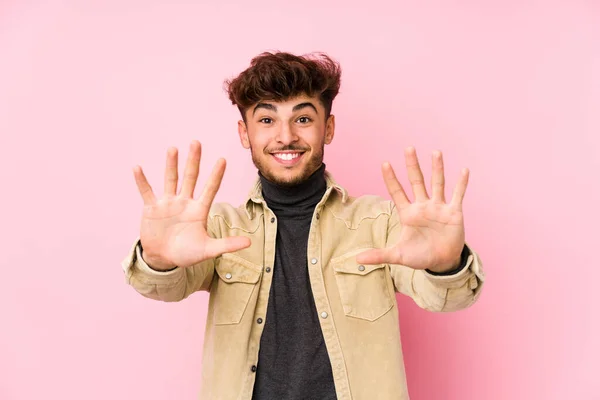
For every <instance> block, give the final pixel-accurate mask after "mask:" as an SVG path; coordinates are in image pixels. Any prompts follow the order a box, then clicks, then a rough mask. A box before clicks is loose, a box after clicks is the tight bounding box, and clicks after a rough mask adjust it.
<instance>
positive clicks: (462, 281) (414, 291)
mask: <svg viewBox="0 0 600 400" xmlns="http://www.w3.org/2000/svg"><path fill="white" fill-rule="evenodd" d="M400 230H401V224H400V221H399V218H398V213H397V212H396V208H395V206H394V207H392V214H391V217H390V220H389V225H388V236H387V243H386V246H393V245H395V244H396V243H397V242H398V238H399V236H400ZM462 258H463V265H462V266H461V267H459V268H457V270H455V273H453V274H432V273H430V272H428V271H427V270H417V269H412V268H409V267H407V266H404V265H394V264H393V265H390V273H391V275H392V280H393V282H394V287H395V289H396V291H397V292H400V293H402V294H405V295H407V296H410V297H411V298H412V299H413V300H414V301H415V303H416V304H417V305H418V306H419V307H421V308H423V309H425V310H429V311H435V312H450V311H457V310H462V309H465V308H467V307H470V306H471V305H472V304H474V303H475V302H476V301H477V299H478V298H479V296H480V295H481V290H482V287H483V283H484V280H485V275H484V272H483V266H482V262H481V259H480V258H479V255H478V254H477V253H476V252H475V251H473V249H472V248H471V247H470V246H469V245H468V244H467V243H465V248H464V250H463V257H462Z"/></svg>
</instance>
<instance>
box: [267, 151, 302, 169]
mask: <svg viewBox="0 0 600 400" xmlns="http://www.w3.org/2000/svg"><path fill="white" fill-rule="evenodd" d="M304 153H305V152H304V151H281V152H276V153H271V155H272V156H273V158H274V159H275V161H277V162H278V163H280V164H283V165H288V166H289V165H295V164H298V163H299V162H300V160H301V159H302V156H303V155H304Z"/></svg>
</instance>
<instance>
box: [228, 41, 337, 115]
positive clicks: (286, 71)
mask: <svg viewBox="0 0 600 400" xmlns="http://www.w3.org/2000/svg"><path fill="white" fill-rule="evenodd" d="M341 75H342V70H341V67H340V64H339V63H338V62H337V61H334V60H333V59H331V58H330V57H329V56H328V55H326V54H324V53H311V54H307V55H303V56H297V55H294V54H291V53H287V52H265V53H262V54H260V55H258V56H256V57H254V58H253V59H252V61H251V62H250V67H248V69H246V70H245V71H243V72H242V73H240V74H239V75H238V76H237V77H235V78H234V79H231V80H227V81H225V89H226V90H227V92H228V94H229V99H230V100H231V102H232V104H234V105H236V106H237V107H238V109H239V110H240V113H241V114H242V118H243V119H244V121H245V120H246V110H248V108H250V107H251V106H252V105H254V104H256V103H258V102H260V101H266V100H271V101H286V100H289V99H291V98H294V97H296V96H299V95H303V94H304V95H307V96H309V97H313V96H318V97H319V101H320V102H321V104H322V105H323V107H324V108H325V118H328V117H329V115H330V114H331V107H332V104H333V100H334V99H335V97H336V96H337V94H338V92H339V90H340V78H341Z"/></svg>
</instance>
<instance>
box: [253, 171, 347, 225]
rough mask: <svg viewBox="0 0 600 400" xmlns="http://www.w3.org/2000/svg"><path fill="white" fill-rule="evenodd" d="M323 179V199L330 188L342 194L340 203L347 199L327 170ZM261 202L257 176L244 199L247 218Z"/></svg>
mask: <svg viewBox="0 0 600 400" xmlns="http://www.w3.org/2000/svg"><path fill="white" fill-rule="evenodd" d="M325 181H326V182H327V190H326V191H325V195H324V196H323V200H324V201H327V199H328V198H329V195H330V194H331V191H332V190H337V191H338V192H339V193H340V194H341V195H342V203H345V202H346V201H347V200H348V192H347V191H346V189H344V188H343V187H342V186H340V185H339V184H338V183H337V182H336V181H335V179H333V176H332V175H331V174H330V173H329V171H327V170H326V171H325ZM263 203H265V199H264V198H263V195H262V185H261V183H260V178H257V179H256V181H255V182H254V186H253V187H252V190H250V192H249V193H248V197H247V199H246V201H245V208H246V214H247V215H248V218H249V219H254V216H255V215H256V213H255V205H259V204H263Z"/></svg>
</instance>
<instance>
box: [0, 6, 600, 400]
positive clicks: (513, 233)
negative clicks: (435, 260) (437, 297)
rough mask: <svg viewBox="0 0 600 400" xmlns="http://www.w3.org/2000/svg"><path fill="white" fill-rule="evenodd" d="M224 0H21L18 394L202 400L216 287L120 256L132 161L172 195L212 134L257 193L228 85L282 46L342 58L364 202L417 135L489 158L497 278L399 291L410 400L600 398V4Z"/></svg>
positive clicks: (1, 58)
mask: <svg viewBox="0 0 600 400" xmlns="http://www.w3.org/2000/svg"><path fill="white" fill-rule="evenodd" d="M193 3H197V4H193ZM205 3H208V2H200V1H197V2H192V1H187V2H184V1H179V2H171V1H167V0H163V1H149V0H143V1H142V0H139V1H135V0H127V1H124V0H119V1H117V0H112V1H107V0H95V1H91V0H88V1H68V0H63V1H58V0H56V1H16V0H13V1H10V0H8V1H7V0H4V1H3V2H2V3H0V152H1V153H0V182H2V185H1V186H2V191H1V194H2V195H1V197H0V203H1V207H0V215H1V218H2V224H1V227H2V229H0V239H1V240H0V247H1V253H0V263H1V265H0V267H1V271H2V278H0V280H1V282H2V285H1V290H0V318H1V319H2V326H1V328H0V399H3V400H4V399H6V400H21V399H41V398H45V399H47V398H51V399H89V400H93V399H106V398H114V399H147V400H152V399H157V400H158V399H194V398H196V397H197V393H198V389H199V383H198V382H199V376H200V373H201V370H200V358H201V344H202V337H203V329H204V319H205V313H206V305H207V295H206V294H205V293H201V294H196V295H194V296H192V297H191V298H189V299H188V300H186V301H184V302H181V303H178V304H164V303H160V302H153V301H150V300H147V299H145V298H143V297H142V296H140V295H138V294H136V293H135V292H134V291H133V290H132V289H131V288H130V287H128V286H126V285H125V282H124V279H123V274H122V271H121V269H120V261H121V259H122V258H123V257H124V256H125V254H126V252H127V251H128V249H129V246H130V245H131V243H132V241H133V240H134V238H135V236H136V235H137V233H138V224H139V218H140V213H141V200H140V199H139V197H138V194H137V192H136V187H135V184H134V180H133V175H132V173H131V168H132V167H133V165H135V164H137V163H139V164H141V165H142V166H144V168H145V170H146V172H147V174H148V176H149V179H151V183H153V184H154V187H155V190H156V191H157V193H159V194H160V193H161V190H162V189H161V188H162V170H163V165H164V157H165V153H166V149H167V147H168V146H170V145H176V146H178V147H179V148H180V149H181V151H182V155H185V154H187V146H188V144H189V142H190V141H191V140H192V139H199V140H200V141H201V142H203V144H204V149H205V159H204V160H203V161H204V162H203V166H204V169H203V171H202V173H201V176H202V177H206V175H207V171H208V170H210V168H211V166H212V165H213V163H214V161H215V160H216V159H217V157H221V156H223V157H225V158H226V159H227V160H228V162H229V168H228V172H227V174H226V176H225V181H224V184H223V188H222V190H221V192H220V193H219V200H227V201H230V202H233V203H238V202H240V201H241V200H242V199H243V196H244V195H245V193H246V192H247V190H248V189H249V188H250V183H251V180H253V179H254V177H255V170H254V168H252V164H251V163H250V158H249V154H247V153H246V152H245V151H244V150H243V149H242V148H241V146H240V145H239V142H238V139H237V134H236V121H237V119H238V114H237V110H236V109H235V108H234V107H233V106H231V105H230V104H229V102H228V100H227V98H226V95H225V94H224V92H223V90H222V82H223V80H224V79H225V78H228V77H230V76H232V75H234V74H236V73H238V72H240V71H241V70H242V69H244V68H245V67H246V66H247V65H248V62H249V60H250V58H251V57H252V56H254V55H256V54H258V53H259V52H261V51H263V50H267V49H281V50H288V51H292V52H296V53H303V52H309V51H314V50H321V51H326V52H328V53H329V54H330V55H332V56H333V57H335V58H337V59H338V60H339V61H340V62H341V63H342V67H343V69H344V75H343V85H342V91H341V93H340V95H339V98H338V100H337V101H336V103H335V104H334V113H335V114H336V116H337V136H336V139H335V140H334V142H333V144H332V145H331V146H330V147H328V148H327V150H326V162H327V165H328V167H329V168H330V170H331V171H332V172H333V173H334V174H335V176H336V178H337V180H338V181H340V183H342V184H344V185H345V186H346V187H347V188H348V189H349V190H350V191H351V192H352V193H353V194H355V195H359V194H364V193H375V194H385V188H384V185H383V181H382V179H381V176H380V164H381V162H383V161H384V160H386V159H389V160H391V161H392V162H393V164H394V165H395V166H396V168H397V171H398V172H399V173H400V174H401V176H402V180H403V182H405V183H406V178H405V176H406V175H405V170H404V168H403V158H402V149H403V148H404V147H405V146H408V145H415V146H416V147H417V150H418V151H419V154H420V156H421V159H422V160H423V161H424V162H423V164H424V165H425V170H426V173H427V174H428V171H429V160H430V158H429V155H430V153H431V151H432V150H433V149H441V150H442V151H444V154H445V160H446V166H447V172H448V181H449V183H450V184H452V185H453V184H454V182H455V181H456V178H457V177H458V173H459V170H460V168H461V167H463V166H467V167H469V168H470V169H471V171H472V173H471V182H470V186H469V189H468V191H467V196H466V199H465V211H466V225H467V226H466V228H467V239H468V240H469V241H470V243H471V244H472V245H473V246H474V247H475V248H476V249H477V250H478V251H479V252H480V254H481V257H482V258H483V260H484V264H485V268H486V273H487V279H488V282H487V284H486V288H485V291H484V293H483V296H482V297H481V300H480V302H479V303H477V304H476V305H475V306H474V307H473V308H471V309H469V310H467V311H464V312H459V313H454V314H447V315H442V314H433V313H428V312H426V311H423V310H421V309H419V308H417V307H416V306H415V305H414V304H413V303H412V302H411V301H410V300H409V299H407V298H405V297H401V298H399V301H400V319H401V325H402V340H403V346H404V349H405V353H406V365H407V374H408V380H409V387H410V392H411V396H412V399H413V400H425V399H434V400H437V399H450V400H454V399H457V400H458V399H460V400H469V399H478V400H479V399H490V400H496V399H586V400H587V399H600V384H599V381H598V372H599V367H598V360H599V357H600V341H599V338H600V322H599V319H600V317H599V312H598V308H597V307H596V304H597V303H598V300H597V296H596V295H593V292H594V291H597V288H598V282H599V281H600V272H599V268H598V266H599V265H598V264H599V263H598V256H597V254H598V248H599V244H600V243H599V242H600V241H599V236H600V235H599V233H598V231H599V226H600V217H599V213H598V204H600V191H599V189H598V181H599V179H598V172H599V170H600V169H599V167H600V161H599V159H600V139H599V136H600V134H599V133H600V112H599V110H600V5H599V4H598V2H594V1H592V0H589V1H568V0H564V1H560V2H559V1H553V2H549V1H544V2H542V1H537V2H534V1H526V2H524V1H511V2H506V1H500V0H497V1H485V2H482V1H442V0H438V1H429V2H409V1H387V2H385V1H379V0H373V1H369V2H368V3H362V2H361V3H352V4H351V3H349V2H341V1H340V2H337V3H336V2H325V1H312V0H310V1H303V2H284V1H278V2H272V1H260V2H243V1H241V0H237V1H232V0H222V1H218V2H217V1H215V2H211V4H205ZM416 3H419V4H416ZM375 367H376V366H365V368H375Z"/></svg>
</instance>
